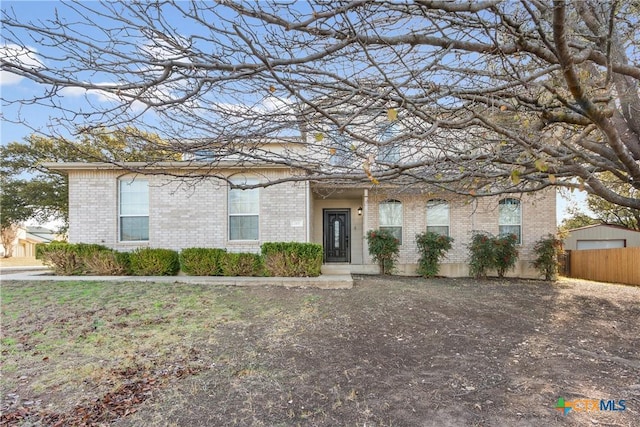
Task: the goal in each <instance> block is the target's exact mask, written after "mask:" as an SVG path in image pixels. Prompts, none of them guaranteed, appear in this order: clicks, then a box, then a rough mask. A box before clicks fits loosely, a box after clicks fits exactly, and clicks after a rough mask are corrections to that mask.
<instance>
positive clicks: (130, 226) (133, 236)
mask: <svg viewBox="0 0 640 427" xmlns="http://www.w3.org/2000/svg"><path fill="white" fill-rule="evenodd" d="M120 240H121V241H139V240H149V217H148V216H125V217H121V218H120Z"/></svg>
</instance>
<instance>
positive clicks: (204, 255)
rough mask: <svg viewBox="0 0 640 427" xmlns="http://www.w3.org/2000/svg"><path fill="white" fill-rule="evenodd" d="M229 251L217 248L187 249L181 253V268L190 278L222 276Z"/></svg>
mask: <svg viewBox="0 0 640 427" xmlns="http://www.w3.org/2000/svg"><path fill="white" fill-rule="evenodd" d="M226 253H227V251H226V250H224V249H217V248H187V249H183V250H182V252H180V267H181V269H182V271H184V272H185V273H186V274H188V275H189V276H220V275H222V274H223V273H222V261H223V259H224V257H225V255H226Z"/></svg>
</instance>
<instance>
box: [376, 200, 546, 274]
mask: <svg viewBox="0 0 640 427" xmlns="http://www.w3.org/2000/svg"><path fill="white" fill-rule="evenodd" d="M509 197H514V198H517V199H520V201H521V208H522V245H520V246H519V251H520V257H519V259H520V263H519V265H518V266H517V268H516V271H517V272H519V273H520V275H524V276H531V277H534V276H535V272H534V271H533V270H531V268H530V266H529V265H528V264H529V261H530V260H531V259H532V258H533V255H532V250H533V245H534V244H535V242H536V241H537V240H539V239H540V238H541V237H544V236H546V235H547V234H548V233H555V231H556V217H555V215H556V195H555V191H554V190H552V189H549V190H545V191H541V192H537V193H527V194H523V195H521V196H520V195H518V196H509ZM434 198H440V199H445V200H448V201H449V205H450V211H449V214H450V236H451V237H453V238H454V242H453V247H452V249H451V250H450V251H449V252H448V253H447V255H446V258H445V260H444V264H450V265H449V266H447V268H445V269H443V271H444V270H446V269H449V270H450V271H451V272H452V273H451V274H452V275H460V272H462V271H464V272H466V271H467V270H466V267H465V265H466V261H467V258H468V249H467V245H468V244H469V242H470V239H471V236H472V233H473V231H486V232H489V233H492V234H496V235H497V234H498V230H499V224H498V202H499V201H500V199H501V198H503V197H485V198H466V197H460V196H455V195H454V196H451V195H433V194H431V195H416V194H402V193H399V192H395V193H393V192H387V193H385V192H383V191H371V192H370V193H369V205H368V209H366V214H367V218H366V224H367V227H368V228H369V229H374V228H377V227H378V223H379V222H378V205H379V203H380V202H382V201H384V200H388V199H395V200H399V201H401V202H402V204H403V230H402V232H403V233H402V234H403V236H402V237H403V243H402V245H401V247H400V257H399V264H402V265H403V266H401V271H404V272H406V273H408V274H410V273H412V272H413V271H415V264H416V263H417V262H418V259H419V254H418V248H417V245H416V243H415V235H416V234H418V233H422V232H423V231H425V230H426V227H427V219H426V217H427V215H426V204H427V201H428V200H429V199H434ZM365 232H366V230H365ZM365 263H366V264H371V263H372V260H371V257H370V256H368V257H367V260H366V261H365ZM454 272H456V273H454ZM465 274H466V273H465Z"/></svg>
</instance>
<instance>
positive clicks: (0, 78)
mask: <svg viewBox="0 0 640 427" xmlns="http://www.w3.org/2000/svg"><path fill="white" fill-rule="evenodd" d="M0 5H1V8H2V9H3V11H4V10H8V9H13V10H14V11H15V13H16V14H17V15H18V16H19V17H28V18H29V19H30V20H31V21H33V22H37V21H38V20H45V19H47V18H48V17H51V16H53V14H54V13H55V11H56V7H57V6H59V3H58V2H57V1H44V2H43V1H6V0H2V2H1V3H0ZM3 31H4V30H3ZM88 31H90V30H88ZM184 32H185V33H187V32H188V29H185V30H184ZM28 44H29V43H28ZM0 45H1V46H3V47H4V46H5V45H6V43H5V42H4V36H3V37H2V42H1V43H0ZM30 45H31V46H32V47H34V48H35V49H36V50H38V51H41V50H42V49H43V47H42V46H37V45H34V44H30ZM4 48H6V47H4ZM25 61H27V62H28V61H35V60H33V59H25ZM34 65H35V64H34ZM0 73H1V74H0V91H1V92H2V97H3V98H5V99H15V98H21V99H24V98H25V97H26V98H28V97H30V96H35V95H36V94H38V93H42V89H43V88H42V87H41V85H39V84H38V83H35V82H32V81H30V80H28V79H25V78H20V77H18V76H15V75H11V74H9V73H6V72H0ZM59 99H60V101H59V102H60V105H61V106H62V107H69V108H70V109H74V110H75V109H77V108H78V107H82V108H85V109H86V108H91V107H90V103H95V104H101V103H106V102H111V101H112V99H110V98H109V97H108V96H105V94H103V93H99V92H93V93H89V94H87V92H86V91H84V90H83V89H78V90H71V89H65V90H64V91H63V93H62V96H61V97H60V98H59ZM52 116H53V111H52V108H51V107H46V106H42V105H37V104H31V105H22V106H18V105H5V104H3V105H2V122H1V128H0V137H1V141H0V143H1V144H2V145H6V144H8V143H9V142H13V141H22V140H23V139H24V138H26V137H27V136H28V135H30V134H31V133H33V132H34V130H35V131H37V130H43V131H45V132H46V130H47V128H46V127H47V124H48V123H49V121H50V118H51V117H52ZM18 121H22V122H23V123H18ZM564 193H566V195H565V196H561V195H560V192H558V197H557V210H556V219H557V222H558V223H560V221H561V220H562V219H563V218H565V217H566V216H567V215H568V214H567V207H568V206H570V205H577V206H578V207H580V208H581V209H582V210H583V211H584V212H588V209H587V208H586V203H585V200H586V193H584V192H579V191H575V192H573V193H571V194H570V193H568V192H564Z"/></svg>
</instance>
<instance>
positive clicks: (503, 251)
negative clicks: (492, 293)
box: [493, 234, 518, 277]
mask: <svg viewBox="0 0 640 427" xmlns="http://www.w3.org/2000/svg"><path fill="white" fill-rule="evenodd" d="M517 244H518V236H516V235H515V234H507V235H504V236H500V237H496V238H494V240H493V251H494V262H495V265H494V267H495V268H496V271H497V273H498V277H504V273H506V271H507V270H510V269H512V268H513V267H514V266H515V265H516V261H517V260H518V247H517Z"/></svg>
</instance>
